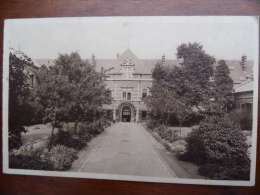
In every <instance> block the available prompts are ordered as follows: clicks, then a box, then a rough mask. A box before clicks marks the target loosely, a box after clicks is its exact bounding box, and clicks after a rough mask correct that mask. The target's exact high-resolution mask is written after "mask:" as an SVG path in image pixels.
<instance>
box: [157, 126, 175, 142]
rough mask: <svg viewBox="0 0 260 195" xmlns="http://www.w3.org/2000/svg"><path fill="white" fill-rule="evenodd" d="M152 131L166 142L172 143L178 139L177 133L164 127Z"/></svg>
mask: <svg viewBox="0 0 260 195" xmlns="http://www.w3.org/2000/svg"><path fill="white" fill-rule="evenodd" d="M154 131H155V132H157V133H158V135H159V136H160V137H161V138H162V139H165V140H167V141H168V142H174V141H176V140H177V139H178V135H177V131H176V130H172V129H170V128H169V127H167V126H166V125H160V126H158V127H156V128H154Z"/></svg>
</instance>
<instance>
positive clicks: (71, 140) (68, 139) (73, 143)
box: [48, 130, 87, 150]
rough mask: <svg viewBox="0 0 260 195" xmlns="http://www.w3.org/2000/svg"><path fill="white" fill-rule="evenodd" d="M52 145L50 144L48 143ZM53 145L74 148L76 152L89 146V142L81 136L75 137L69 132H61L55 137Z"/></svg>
mask: <svg viewBox="0 0 260 195" xmlns="http://www.w3.org/2000/svg"><path fill="white" fill-rule="evenodd" d="M48 144H50V143H48ZM52 145H53V146H56V145H64V146H66V147H69V148H74V149H76V150H81V149H82V148H84V147H85V146H86V145H87V141H86V140H83V139H81V137H79V136H75V135H74V136H73V134H72V133H70V132H68V131H63V130H60V131H58V132H57V134H54V135H53V138H52Z"/></svg>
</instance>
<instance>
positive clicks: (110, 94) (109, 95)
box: [106, 89, 112, 98]
mask: <svg viewBox="0 0 260 195" xmlns="http://www.w3.org/2000/svg"><path fill="white" fill-rule="evenodd" d="M106 95H107V97H108V98H112V91H111V90H110V89H109V90H107V93H106Z"/></svg>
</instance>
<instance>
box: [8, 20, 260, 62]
mask: <svg viewBox="0 0 260 195" xmlns="http://www.w3.org/2000/svg"><path fill="white" fill-rule="evenodd" d="M257 36H258V21H257V18H256V17H114V18H113V17H107V18H103V17H99V18H97V17H93V18H64V19H62V18H52V19H30V20H29V19H27V20H21V19H20V20H8V21H7V22H6V26H5V39H6V40H5V43H6V44H8V45H5V46H6V47H5V48H9V47H13V48H16V49H21V50H22V51H24V52H25V53H26V54H27V55H28V56H30V57H32V58H33V59H35V58H56V57H57V55H58V54H59V53H68V52H71V51H78V52H79V53H80V55H81V56H82V57H83V58H90V57H91V55H92V54H93V53H94V54H95V56H96V58H115V57H116V54H117V53H119V54H120V53H122V52H123V51H124V50H126V49H127V48H129V49H131V50H132V51H133V52H134V53H135V54H136V55H137V56H138V57H139V58H161V56H162V55H163V54H165V55H166V58H171V59H172V58H173V59H175V58H176V48H177V47H178V45H180V44H181V43H188V42H195V41H196V42H200V43H201V44H202V45H203V46H204V49H205V50H206V52H208V53H209V54H211V55H213V56H215V57H216V58H217V59H220V58H223V59H240V58H241V55H243V54H245V55H247V56H248V58H249V59H252V58H254V56H255V52H256V50H257Z"/></svg>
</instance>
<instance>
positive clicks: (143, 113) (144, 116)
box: [142, 111, 147, 120]
mask: <svg viewBox="0 0 260 195" xmlns="http://www.w3.org/2000/svg"><path fill="white" fill-rule="evenodd" d="M146 116H147V112H146V111H142V120H145V119H146Z"/></svg>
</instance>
